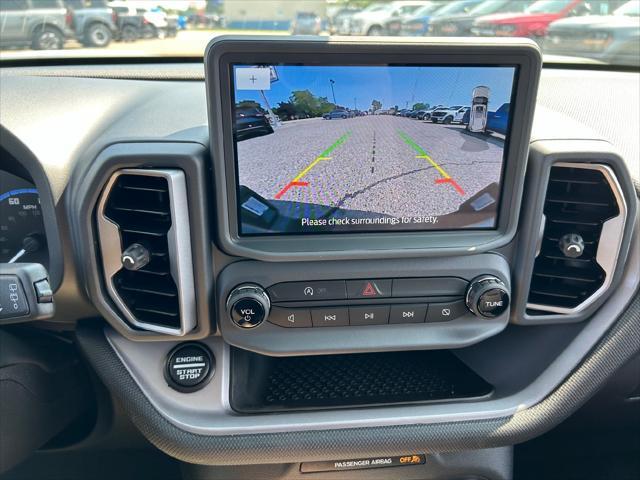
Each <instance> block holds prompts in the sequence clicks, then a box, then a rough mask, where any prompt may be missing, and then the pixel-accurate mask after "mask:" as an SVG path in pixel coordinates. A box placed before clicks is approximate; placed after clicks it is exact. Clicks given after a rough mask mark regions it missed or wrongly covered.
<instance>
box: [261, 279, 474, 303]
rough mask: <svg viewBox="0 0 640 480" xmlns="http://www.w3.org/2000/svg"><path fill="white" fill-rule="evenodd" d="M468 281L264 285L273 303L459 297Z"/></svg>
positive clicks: (361, 281) (462, 294)
mask: <svg viewBox="0 0 640 480" xmlns="http://www.w3.org/2000/svg"><path fill="white" fill-rule="evenodd" d="M467 286H468V282H467V281H466V280H463V279H462V278H457V277H417V278H394V279H391V278H377V279H375V278H371V279H366V278H365V279H362V280H346V281H345V280H322V281H310V282H284V283H277V284H275V285H272V286H271V287H269V288H268V289H267V292H268V293H269V297H270V298H271V301H272V302H273V303H278V302H304V301H319V300H347V299H350V300H351V299H376V298H391V297H393V298H407V297H462V296H464V295H465V293H466V291H467Z"/></svg>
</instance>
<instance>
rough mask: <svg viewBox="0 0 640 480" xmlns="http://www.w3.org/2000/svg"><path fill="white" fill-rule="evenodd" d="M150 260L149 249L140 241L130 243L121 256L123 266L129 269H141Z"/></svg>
mask: <svg viewBox="0 0 640 480" xmlns="http://www.w3.org/2000/svg"><path fill="white" fill-rule="evenodd" d="M149 260H151V254H150V253H149V250H147V249H146V248H145V247H144V245H141V244H139V243H132V244H131V245H129V246H128V247H127V249H126V250H125V251H124V252H122V256H121V257H120V261H121V262H122V266H123V267H124V268H126V269H127V270H140V269H141V268H142V267H144V266H145V265H147V263H149Z"/></svg>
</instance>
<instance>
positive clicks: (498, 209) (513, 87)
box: [228, 63, 520, 238]
mask: <svg viewBox="0 0 640 480" xmlns="http://www.w3.org/2000/svg"><path fill="white" fill-rule="evenodd" d="M249 65H251V64H240V63H230V64H229V65H228V68H229V85H230V86H231V91H232V101H231V118H232V119H234V120H235V113H236V106H235V103H236V102H237V101H238V99H237V98H235V81H234V67H236V66H249ZM269 66H270V65H269ZM273 66H276V67H278V66H301V67H307V66H318V65H317V64H314V65H310V64H305V65H300V64H297V65H292V64H284V63H281V64H278V65H273ZM321 66H331V67H333V66H343V67H347V68H348V67H358V66H362V65H326V64H323V65H321ZM366 66H376V67H387V68H394V67H416V68H430V67H436V68H437V67H451V68H473V67H480V65H477V64H475V65H470V64H466V65H452V64H437V65H436V64H429V65H424V64H422V65H407V64H398V63H393V64H386V65H371V64H368V65H366ZM482 67H489V68H491V67H496V68H512V69H513V70H514V71H513V82H512V84H511V95H510V96H509V102H510V104H511V105H513V104H514V102H515V101H516V98H515V97H516V95H515V91H516V84H517V81H518V75H519V73H520V71H519V67H518V65H483V66H482ZM511 111H512V110H511V107H509V118H508V124H507V133H506V135H505V142H504V148H503V152H502V157H501V162H502V163H501V164H500V183H499V185H498V189H499V192H500V193H499V196H498V203H497V206H496V209H495V215H494V217H493V225H492V226H490V227H460V228H403V229H398V230H391V229H389V230H376V229H373V228H372V229H370V230H368V229H367V230H365V229H358V230H354V231H348V230H326V231H317V232H312V231H308V232H296V231H292V232H291V231H290V232H287V231H282V232H264V233H243V232H242V209H241V205H240V197H239V192H238V189H239V186H240V171H239V170H240V169H239V158H238V143H237V141H236V140H235V138H233V137H232V141H233V155H234V162H235V163H234V174H235V178H236V184H235V186H234V189H235V192H236V222H237V226H236V228H237V231H238V236H239V237H243V238H246V237H272V236H285V235H286V236H289V235H301V236H308V235H323V236H325V235H350V234H354V233H372V234H379V233H415V232H454V231H455V232H460V231H463V232H469V231H474V230H481V231H486V230H496V229H497V226H498V222H499V219H500V212H501V209H502V190H503V185H504V171H505V165H506V163H507V152H508V149H509V142H510V139H511V125H512V118H513V116H512V115H511Z"/></svg>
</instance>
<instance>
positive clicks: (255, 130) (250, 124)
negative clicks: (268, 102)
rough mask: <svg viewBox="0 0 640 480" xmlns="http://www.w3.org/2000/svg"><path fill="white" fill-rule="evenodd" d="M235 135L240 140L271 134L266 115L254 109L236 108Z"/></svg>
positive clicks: (271, 128) (271, 129)
mask: <svg viewBox="0 0 640 480" xmlns="http://www.w3.org/2000/svg"><path fill="white" fill-rule="evenodd" d="M235 117H236V122H235V135H236V138H237V139H238V140H239V141H240V140H247V139H249V138H254V137H260V136H262V135H269V134H270V133H273V127H271V124H270V123H269V119H268V118H267V115H266V114H265V113H264V112H262V111H260V110H258V109H257V108H254V107H236V115H235Z"/></svg>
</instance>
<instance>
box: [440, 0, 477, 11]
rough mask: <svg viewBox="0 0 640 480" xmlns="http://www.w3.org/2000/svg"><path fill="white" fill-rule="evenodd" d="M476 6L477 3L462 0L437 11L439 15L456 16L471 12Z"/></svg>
mask: <svg viewBox="0 0 640 480" xmlns="http://www.w3.org/2000/svg"><path fill="white" fill-rule="evenodd" d="M476 5H478V2H477V1H473V0H471V1H469V0H461V1H455V2H450V3H447V4H446V5H445V6H444V7H442V8H441V9H439V10H438V11H437V14H438V15H455V14H456V13H465V12H470V11H471V10H472V9H473V8H474V7H475V6H476Z"/></svg>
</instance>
